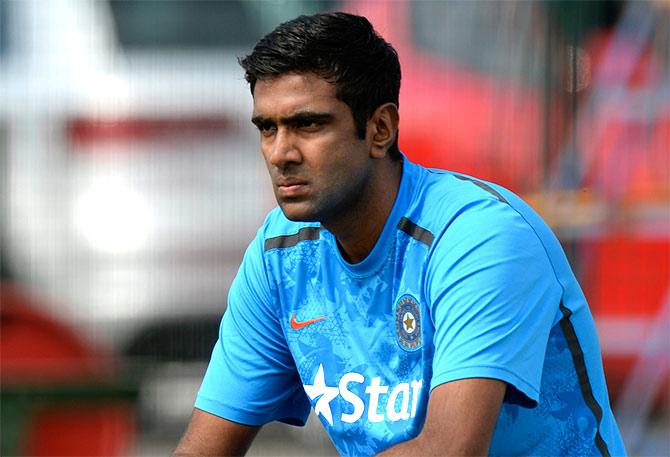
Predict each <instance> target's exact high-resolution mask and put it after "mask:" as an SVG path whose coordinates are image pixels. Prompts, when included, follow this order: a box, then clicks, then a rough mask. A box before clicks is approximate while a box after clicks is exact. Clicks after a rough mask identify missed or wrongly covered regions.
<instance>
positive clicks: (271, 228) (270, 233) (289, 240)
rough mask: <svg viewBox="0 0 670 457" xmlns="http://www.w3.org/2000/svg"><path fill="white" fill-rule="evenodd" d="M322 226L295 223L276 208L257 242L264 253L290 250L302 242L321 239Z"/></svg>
mask: <svg viewBox="0 0 670 457" xmlns="http://www.w3.org/2000/svg"><path fill="white" fill-rule="evenodd" d="M320 227H321V225H320V224H319V223H318V222H294V221H291V220H289V219H287V218H286V216H284V213H283V212H282V210H281V208H279V207H276V208H275V209H273V210H272V211H270V213H269V214H268V216H267V217H266V218H265V221H264V222H263V225H262V226H261V228H260V230H259V232H258V235H257V241H258V242H259V243H260V244H261V246H262V249H263V251H265V252H267V251H271V250H273V249H278V248H290V247H293V246H295V245H297V244H298V243H299V242H300V241H304V240H316V239H319V231H320Z"/></svg>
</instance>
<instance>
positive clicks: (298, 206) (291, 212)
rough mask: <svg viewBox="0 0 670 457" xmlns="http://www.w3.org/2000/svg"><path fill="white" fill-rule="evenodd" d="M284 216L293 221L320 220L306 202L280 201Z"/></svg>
mask: <svg viewBox="0 0 670 457" xmlns="http://www.w3.org/2000/svg"><path fill="white" fill-rule="evenodd" d="M279 207H280V208H281V210H282V212H283V213H284V216H285V217H286V219H288V220H289V221H293V222H319V219H318V216H317V215H316V213H315V212H314V211H313V210H312V208H310V207H309V206H308V205H307V204H306V203H304V202H280V203H279Z"/></svg>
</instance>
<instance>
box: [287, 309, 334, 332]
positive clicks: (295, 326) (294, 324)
mask: <svg viewBox="0 0 670 457" xmlns="http://www.w3.org/2000/svg"><path fill="white" fill-rule="evenodd" d="M326 317H328V316H322V317H315V318H314V319H309V320H306V321H302V322H298V321H297V320H295V313H293V316H291V328H292V329H293V330H300V329H301V328H305V327H307V326H308V325H311V324H313V323H315V322H319V321H322V320H324V319H325V318H326Z"/></svg>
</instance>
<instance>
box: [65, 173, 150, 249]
mask: <svg viewBox="0 0 670 457" xmlns="http://www.w3.org/2000/svg"><path fill="white" fill-rule="evenodd" d="M74 220H75V224H76V227H77V230H78V232H79V233H80V234H81V235H82V236H83V237H84V238H85V239H86V240H87V241H88V242H89V243H90V244H91V246H92V247H94V248H96V249H99V250H101V251H104V252H108V253H112V254H121V253H128V252H132V251H135V250H137V249H139V248H140V247H142V246H143V245H144V244H145V243H146V241H147V238H148V235H149V230H150V223H151V221H150V217H149V207H148V205H147V203H146V201H145V200H144V199H143V198H142V196H141V195H140V194H138V193H137V192H134V191H133V190H132V189H130V188H129V187H128V186H127V185H125V184H123V183H122V182H119V181H117V180H108V181H104V182H98V183H96V184H95V185H94V186H93V187H91V188H90V189H89V190H88V191H86V192H84V193H83V194H82V195H81V196H80V197H79V198H78V199H77V201H76V202H75V206H74Z"/></svg>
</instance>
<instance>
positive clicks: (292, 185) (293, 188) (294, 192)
mask: <svg viewBox="0 0 670 457" xmlns="http://www.w3.org/2000/svg"><path fill="white" fill-rule="evenodd" d="M275 186H277V195H278V196H280V197H283V198H295V197H300V196H303V195H304V194H305V193H306V192H307V190H308V183H307V181H304V180H301V179H297V178H284V177H279V178H277V179H276V180H275Z"/></svg>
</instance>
